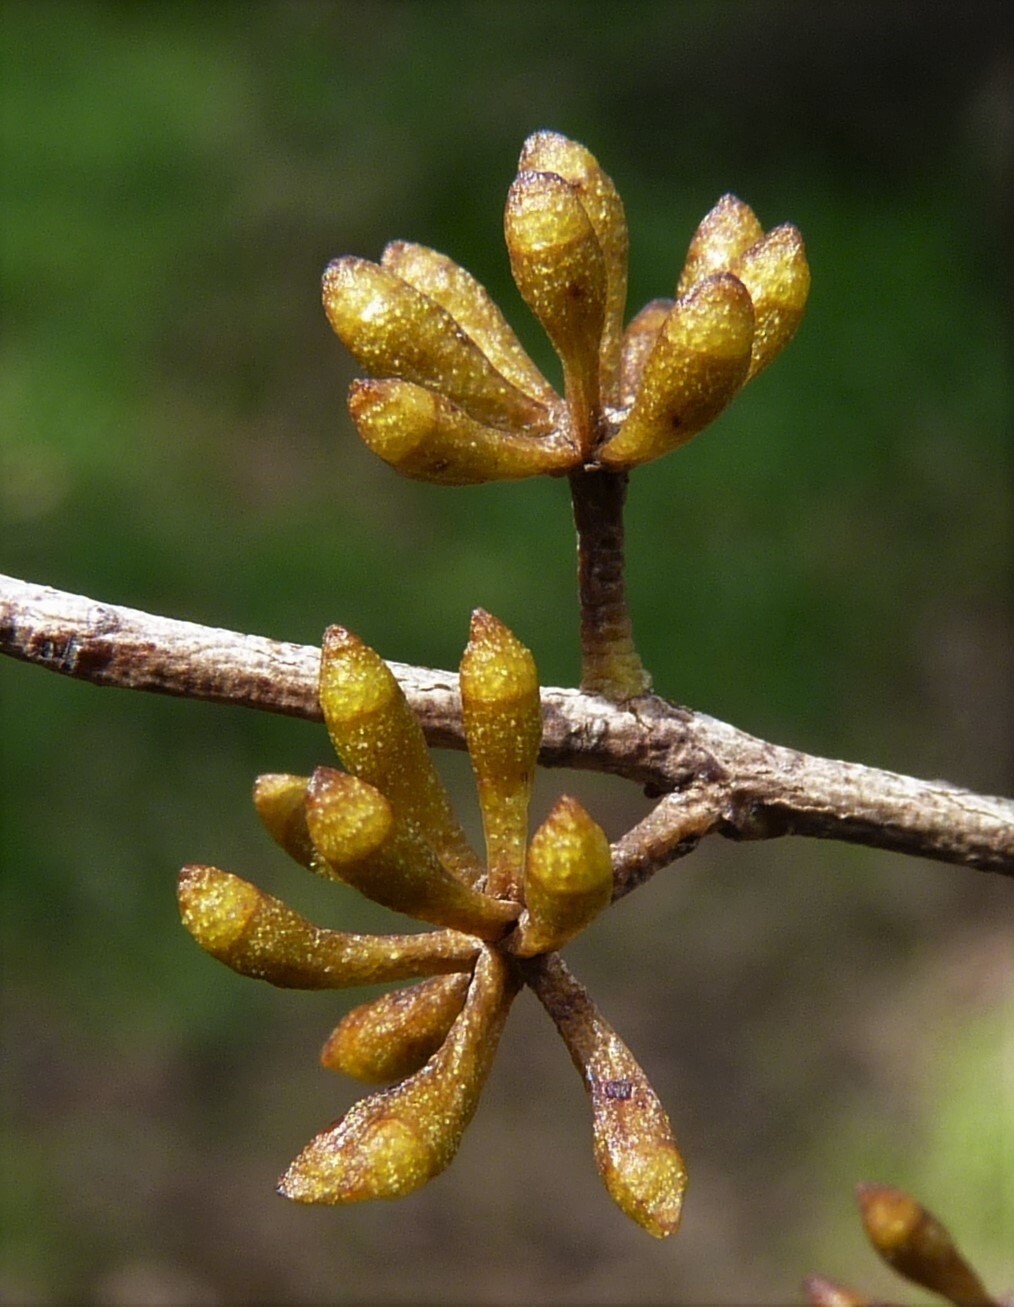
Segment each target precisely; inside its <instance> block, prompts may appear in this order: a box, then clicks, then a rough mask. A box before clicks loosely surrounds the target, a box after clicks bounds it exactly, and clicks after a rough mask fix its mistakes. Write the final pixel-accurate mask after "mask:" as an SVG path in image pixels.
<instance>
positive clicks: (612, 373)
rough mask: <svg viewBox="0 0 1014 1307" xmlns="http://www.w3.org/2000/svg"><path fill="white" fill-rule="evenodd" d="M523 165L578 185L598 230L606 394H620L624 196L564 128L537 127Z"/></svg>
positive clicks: (526, 146)
mask: <svg viewBox="0 0 1014 1307" xmlns="http://www.w3.org/2000/svg"><path fill="white" fill-rule="evenodd" d="M518 170H519V171H533V172H549V173H556V175H557V176H558V177H562V178H563V179H564V181H566V182H569V183H570V184H571V186H573V187H574V188H575V189H576V191H577V193H578V197H579V198H580V200H581V203H582V205H583V206H584V209H585V212H586V213H587V215H588V219H589V221H590V222H591V225H592V227H593V228H594V230H595V235H596V238H597V239H598V243H599V246H600V247H601V250H602V256H603V259H604V261H605V272H606V302H605V321H604V325H603V332H602V344H601V349H600V364H601V369H602V390H603V398H604V399H605V400H607V401H612V400H613V399H614V397H615V396H614V392H615V388H616V378H617V369H618V367H619V358H620V339H621V337H622V335H623V315H624V310H625V308H626V302H627V256H628V253H629V245H630V241H629V237H628V234H627V218H626V214H625V213H624V212H623V201H622V200H621V199H620V196H619V194H618V192H617V190H616V187H615V186H614V185H613V183H612V180H611V179H610V177H608V176H607V174H606V173H605V172H604V171H603V170H602V168H601V166H600V165H599V162H598V160H597V159H596V158H595V156H594V155H593V154H592V153H591V151H590V150H587V149H585V147H584V146H583V145H579V144H578V142H577V141H572V140H569V139H568V138H567V137H566V136H561V135H560V133H559V132H545V131H544V132H536V133H535V134H534V135H532V136H529V138H528V140H527V141H525V143H524V146H523V148H522V150H521V158H520V160H519V161H518Z"/></svg>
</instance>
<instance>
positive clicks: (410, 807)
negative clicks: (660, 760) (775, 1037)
mask: <svg viewBox="0 0 1014 1307" xmlns="http://www.w3.org/2000/svg"><path fill="white" fill-rule="evenodd" d="M460 683H461V700H462V715H463V721H464V726H465V734H466V740H467V744H468V749H469V754H470V757H471V759H472V763H473V769H474V772H475V776H476V782H477V789H478V796H479V804H480V808H481V812H482V817H483V825H484V830H485V842H486V858H485V861H484V862H483V861H482V860H480V859H479V858H478V857H477V855H476V854H475V852H474V851H473V850H472V848H471V847H470V845H469V843H468V841H467V839H466V837H465V834H464V832H463V830H462V828H461V826H460V825H459V823H458V821H457V819H456V818H455V816H454V814H453V812H452V809H451V805H450V801H449V798H448V796H447V793H446V791H445V790H444V787H443V785H442V783H441V782H440V780H439V777H438V775H437V773H436V770H435V768H434V766H433V763H432V759H431V757H430V755H429V752H428V750H427V748H426V744H425V740H424V738H423V734H422V730H421V728H420V726H419V723H418V722H417V720H416V718H415V717H414V715H413V714H412V711H411V709H410V708H409V705H408V703H407V701H406V699H405V696H404V693H403V691H402V690H401V687H400V686H399V684H398V682H397V680H396V679H395V677H394V676H393V674H392V673H391V671H390V669H389V668H388V667H387V665H386V664H385V663H384V662H383V660H382V659H381V658H380V657H379V655H377V654H376V653H375V652H374V651H373V650H372V649H370V648H369V647H368V646H366V645H365V644H364V643H363V642H362V641H361V640H359V639H358V638H357V637H356V636H354V635H352V634H351V633H350V632H348V631H346V630H344V629H343V628H341V627H331V628H330V629H329V630H328V631H327V633H326V635H325V638H324V644H323V651H322V658H321V672H320V702H321V707H322V709H323V712H324V718H325V721H326V724H327V727H328V731H329V734H330V736H331V739H332V742H333V744H334V746H335V749H336V751H337V753H338V755H339V758H340V759H341V761H342V763H343V765H344V767H345V770H344V771H338V770H336V769H334V768H329V767H320V768H318V769H317V770H316V771H315V772H314V774H313V776H312V777H299V776H289V775H268V776H261V777H260V778H259V779H258V780H257V782H256V784H255V786H254V803H255V806H256V808H257V811H258V813H259V815H260V817H261V820H262V822H263V824H264V826H265V827H266V829H267V831H268V833H269V834H270V835H271V836H272V838H273V839H274V840H275V841H276V843H277V844H279V845H280V846H281V847H282V848H283V849H284V850H285V851H286V852H287V853H288V854H290V855H291V856H292V857H293V858H294V859H295V860H296V861H297V862H299V863H300V864H301V865H302V866H304V867H306V868H308V869H309V870H311V871H313V872H316V873H317V874H318V875H321V876H324V877H327V878H330V879H333V880H336V881H339V882H341V883H343V884H346V885H349V886H352V887H354V888H355V889H357V890H358V891H359V892H361V893H362V894H364V895H365V896H367V897H368V898H370V899H372V900H374V901H376V902H378V903H381V904H384V905H385V906H387V907H389V908H392V909H394V910H395V911H399V912H403V913H406V914H407V915H410V916H412V917H415V918H416V919H418V920H420V921H423V922H426V923H428V924H430V925H432V926H435V927H437V929H435V930H429V931H424V932H422V933H417V934H400V935H355V934H348V933H345V932H342V931H337V930H325V929H321V928H319V927H317V926H314V925H312V924H311V923H310V922H309V921H307V920H306V919H305V918H303V917H302V916H300V915H299V914H298V913H296V912H295V911H293V910H292V909H291V908H289V907H287V906H286V905H285V904H284V903H282V902H280V901H279V900H278V899H276V898H274V897H273V896H271V895H269V894H266V893H264V892H263V891H262V890H260V889H258V888H256V887H255V886H253V885H251V884H249V883H248V882H247V881H244V880H241V879H240V878H239V877H238V876H234V875H232V874H231V873H229V872H225V871H221V870H219V869H218V868H215V867H208V866H188V867H185V868H184V869H183V871H182V872H181V874H180V878H179V886H178V894H179V902H180V909H181V914H182V918H183V922H184V924H185V925H186V927H187V929H188V930H189V931H190V933H191V934H192V935H193V936H194V938H195V939H196V940H197V942H198V943H199V944H200V945H201V946H202V947H203V948H204V949H205V950H207V951H208V952H209V953H211V954H212V955H213V956H214V957H216V958H218V959H219V960H220V961H222V962H225V963H226V964H227V965H228V966H230V967H231V968H232V969H233V970H235V971H237V972H239V973H241V974H243V975H248V976H255V977H258V978H260V979H263V980H267V981H269V982H270V983H272V984H275V985H282V986H288V987H294V988H305V989H339V988H345V987H348V986H356V985H363V984H373V983H377V982H389V981H404V980H409V979H415V980H417V983H415V984H413V985H411V986H409V987H407V988H400V989H394V990H390V991H388V992H386V993H384V994H382V995H381V996H380V997H379V998H376V999H373V1000H372V1001H370V1002H367V1003H365V1004H363V1005H362V1006H360V1007H358V1008H355V1009H354V1010H353V1011H351V1012H350V1013H349V1014H348V1015H347V1016H346V1017H345V1018H344V1019H343V1020H342V1021H341V1022H340V1023H339V1024H338V1026H337V1027H336V1028H335V1030H334V1031H333V1032H332V1034H331V1035H330V1036H329V1037H328V1039H327V1041H326V1042H325V1044H324V1048H323V1051H322V1054H321V1061H322V1062H323V1064H324V1065H325V1066H326V1067H328V1068H330V1069H332V1070H335V1071H340V1072H342V1073H344V1074H347V1075H351V1076H354V1077H356V1078H358V1079H361V1080H365V1081H367V1082H373V1083H378V1082H379V1083H385V1082H394V1083H393V1084H390V1085H389V1087H386V1088H383V1089H379V1090H377V1091H376V1092H374V1093H372V1094H370V1095H368V1096H367V1097H366V1098H364V1099H362V1100H361V1101H360V1102H358V1103H357V1104H355V1105H354V1106H353V1107H352V1108H351V1110H350V1111H349V1112H348V1113H346V1115H345V1116H344V1117H343V1118H342V1119H341V1120H340V1121H338V1122H336V1123H335V1124H334V1125H332V1126H331V1127H329V1128H328V1129H327V1130H325V1131H323V1132H322V1133H321V1134H319V1135H317V1136H316V1138H314V1139H313V1140H312V1141H311V1142H310V1144H309V1145H308V1146H307V1147H306V1148H305V1149H304V1150H303V1151H302V1153H300V1155H299V1156H298V1157H297V1158H296V1159H295V1161H294V1162H293V1163H292V1164H291V1166H290V1167H289V1168H288V1170H287V1171H286V1172H285V1174H284V1175H283V1176H282V1178H281V1180H280V1182H279V1191H280V1192H281V1193H282V1194H284V1195H285V1196H286V1197H289V1198H292V1199H295V1200H297V1201H300V1202H308V1203H332V1204H333V1203H349V1202H357V1201H361V1200H364V1199H372V1198H397V1197H401V1196H403V1195H405V1194H408V1193H411V1192H413V1191H414V1190H416V1189H418V1188H419V1187H420V1186H422V1185H424V1184H425V1183H426V1182H427V1181H429V1180H430V1179H432V1178H433V1177H434V1176H436V1175H438V1174H439V1173H440V1172H441V1171H442V1170H443V1169H444V1168H445V1167H446V1166H447V1165H448V1163H449V1162H450V1161H451V1159H452V1158H453V1156H454V1154H455V1152H456V1151H457V1148H458V1145H459V1143H460V1140H461V1137H462V1134H463V1132H464V1130H465V1127H466V1126H467V1125H468V1122H469V1121H470V1120H471V1118H472V1115H473V1113H474V1112H475V1109H476V1106H477V1104H478V1101H479V1096H480V1093H481V1090H482V1087H483V1084H484V1082H485V1080H486V1077H487V1075H488V1073H489V1070H490V1066H491V1063H492V1060H493V1056H494V1053H495V1051H496V1048H497V1044H498V1041H499V1038H500V1033H501V1031H502V1029H503V1025H504V1022H505V1020H506V1018H507V1014H508V1011H509V1009H510V1006H511V1003H512V1002H513V1000H514V998H515V997H516V995H517V994H518V992H519V991H520V989H521V988H522V986H523V985H524V984H526V983H527V984H528V985H530V986H531V988H532V989H533V991H534V992H535V993H536V995H537V996H538V997H539V999H540V1000H541V1002H542V1003H543V1005H544V1006H545V1007H546V1009H547V1011H548V1012H549V1014H550V1016H551V1017H552V1018H553V1020H554V1022H555V1024H556V1026H557V1028H558V1030H559V1031H560V1034H561V1035H562V1037H563V1039H564V1042H565V1044H566V1046H567V1048H568V1050H569V1052H570V1055H571V1058H572V1059H573V1061H574V1063H575V1065H576V1066H577V1068H578V1070H579V1072H580V1073H581V1076H582V1079H583V1081H584V1084H585V1087H586V1089H587V1091H588V1094H589V1097H590V1100H591V1105H592V1121H593V1135H594V1150H595V1157H596V1162H597V1165H598V1167H599V1171H600V1173H601V1175H602V1178H603V1180H604V1182H605V1184H606V1187H607V1189H608V1191H609V1193H610V1194H611V1195H612V1197H613V1198H614V1200H615V1201H616V1202H617V1203H618V1204H619V1206H620V1207H621V1208H622V1210H623V1211H625V1212H626V1213H627V1214H628V1215H629V1216H631V1217H632V1218H633V1219H634V1220H636V1221H637V1222H638V1223H639V1224H640V1225H641V1226H643V1227H644V1228H645V1229H646V1230H648V1231H649V1233H651V1234H653V1235H655V1236H656V1237H660V1238H661V1237H664V1236H665V1235H668V1234H671V1233H672V1232H673V1231H674V1230H675V1229H676V1227H677V1225H678V1223H679V1218H680V1211H681V1206H682V1199H683V1191H684V1187H685V1183H686V1171H685V1167H684V1164H683V1160H682V1157H681V1156H680V1153H679V1150H678V1148H677V1146H676V1143H675V1140H674V1139H673V1135H672V1131H671V1129H670V1126H669V1122H668V1120H667V1118H666V1115H665V1112H664V1111H663V1109H662V1107H661V1105H660V1103H659V1101H658V1098H657V1097H656V1095H655V1093H654V1091H653V1090H652V1089H651V1087H650V1085H649V1084H648V1082H647V1079H646V1077H645V1075H644V1073H643V1071H642V1070H641V1068H640V1067H639V1066H638V1064H637V1063H636V1061H635V1060H634V1058H633V1056H632V1055H631V1053H630V1052H629V1050H628V1049H627V1047H626V1045H624V1044H623V1042H622V1041H621V1040H620V1039H619V1037H618V1036H617V1035H616V1033H615V1032H614V1031H613V1030H612V1029H611V1027H610V1026H609V1025H608V1023H607V1022H606V1021H605V1019H604V1018H603V1017H602V1015H601V1013H599V1011H598V1009H597V1008H596V1007H595V1004H594V1003H593V1002H592V1000H591V998H590V997H589V996H588V994H587V992H586V991H585V990H584V989H583V987H582V986H581V985H580V984H579V983H578V982H577V981H576V980H575V979H574V977H573V976H572V975H571V973H570V971H569V969H568V968H567V966H566V964H565V963H564V962H563V960H562V958H560V957H559V955H558V953H557V952H556V950H557V949H559V948H560V947H561V946H562V945H563V944H565V943H566V942H567V941H568V940H569V939H571V938H572V937H573V936H574V935H576V934H577V933H578V932H579V931H581V930H583V929H584V928H585V927H586V926H588V925H589V924H590V923H591V922H592V921H593V920H594V919H595V917H596V916H597V915H598V913H599V912H600V911H601V910H602V909H603V908H604V907H606V906H607V904H608V903H609V902H610V899H611V895H612V863H611V856H610V849H609V844H608V841H607V839H606V836H605V834H604V832H603V831H602V829H601V828H600V827H599V826H598V825H597V824H596V823H595V822H594V821H593V820H592V818H591V817H590V816H589V815H588V813H587V812H586V811H585V810H584V808H583V807H582V806H581V805H580V804H579V803H578V802H577V801H576V800H575V799H572V798H567V797H564V798H562V799H560V800H559V801H558V803H557V804H556V805H555V807H554V808H553V809H552V811H551V812H550V814H549V815H548V817H547V818H546V820H545V821H544V822H543V823H542V825H541V826H540V827H539V828H538V830H537V831H536V832H535V833H534V835H533V836H532V838H531V840H529V839H528V837H527V826H528V804H529V798H530V795H531V787H532V779H533V775H534V770H535V764H536V757H537V753H538V748H539V744H540V740H541V720H542V719H541V708H540V702H539V685H538V678H537V674H536V669H535V663H534V660H533V658H532V655H531V653H530V652H529V651H528V649H526V648H525V646H524V645H522V644H521V643H520V641H518V640H517V639H516V637H515V636H514V635H513V634H512V633H511V632H510V631H508V630H507V628H506V627H504V626H503V625H502V623H500V622H498V621H497V620H496V619H495V618H493V617H491V616H490V615H489V614H487V613H485V612H483V611H481V610H479V611H477V612H476V613H475V614H474V615H473V619H472V626H471V633H470V639H469V643H468V646H467V648H466V650H465V654H464V657H463V659H462V663H461V677H460Z"/></svg>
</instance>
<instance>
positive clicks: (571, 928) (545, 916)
mask: <svg viewBox="0 0 1014 1307" xmlns="http://www.w3.org/2000/svg"><path fill="white" fill-rule="evenodd" d="M612 893H613V865H612V856H611V854H610V850H609V841H608V840H607V839H606V834H605V831H603V829H602V827H601V826H599V825H598V824H597V823H596V822H595V821H593V820H592V818H591V817H589V815H588V813H587V812H586V811H585V810H584V808H583V807H582V806H581V804H580V803H578V801H577V800H576V799H572V798H570V797H568V796H566V795H565V796H564V797H563V798H561V799H558V800H557V802H556V804H555V806H554V807H553V809H552V811H551V812H550V814H549V816H548V817H547V818H546V820H545V821H544V822H543V823H542V825H541V826H540V827H539V829H538V830H537V831H536V832H535V834H534V835H533V836H532V842H531V846H530V847H529V850H528V858H527V860H526V863H525V891H524V897H525V913H524V915H523V917H522V919H521V922H520V923H519V926H518V930H517V933H516V935H515V937H514V940H512V948H513V949H514V951H515V952H516V953H517V954H518V955H519V956H520V957H533V956H534V955H535V954H536V953H548V952H550V951H552V950H553V949H558V948H562V947H563V945H564V944H565V943H566V942H567V940H569V939H572V938H573V937H574V936H575V935H576V934H578V933H579V932H580V931H582V930H584V929H585V927H586V926H589V925H590V924H591V923H592V922H593V921H594V920H595V918H596V917H597V916H598V914H599V913H600V912H601V911H602V909H603V908H605V907H608V905H609V902H610V900H611V898H612Z"/></svg>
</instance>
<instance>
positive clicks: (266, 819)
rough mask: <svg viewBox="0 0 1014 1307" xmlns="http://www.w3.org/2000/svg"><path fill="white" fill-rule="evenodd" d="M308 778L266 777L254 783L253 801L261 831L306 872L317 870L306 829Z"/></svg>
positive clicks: (315, 853) (279, 775)
mask: <svg viewBox="0 0 1014 1307" xmlns="http://www.w3.org/2000/svg"><path fill="white" fill-rule="evenodd" d="M309 784H310V778H309V777H308V776H289V775H284V774H278V775H274V774H269V775H265V776H258V777H257V779H256V781H254V788H253V801H254V807H255V808H256V809H257V815H258V817H260V819H261V821H262V823H263V824H264V828H265V830H266V831H267V832H268V834H269V835H270V836H271V838H272V839H273V840H274V841H275V843H276V844H277V845H278V846H279V848H281V849H284V850H285V852H286V853H287V854H288V855H289V857H290V858H295V860H296V861H297V862H298V863H299V865H300V866H301V867H306V868H308V870H310V871H319V870H320V854H319V853H318V852H317V850H316V849H315V848H314V847H313V841H312V840H311V839H310V832H309V831H308V830H307V829H306V787H307V786H308V785H309Z"/></svg>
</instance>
